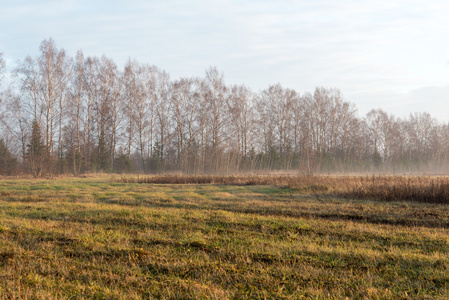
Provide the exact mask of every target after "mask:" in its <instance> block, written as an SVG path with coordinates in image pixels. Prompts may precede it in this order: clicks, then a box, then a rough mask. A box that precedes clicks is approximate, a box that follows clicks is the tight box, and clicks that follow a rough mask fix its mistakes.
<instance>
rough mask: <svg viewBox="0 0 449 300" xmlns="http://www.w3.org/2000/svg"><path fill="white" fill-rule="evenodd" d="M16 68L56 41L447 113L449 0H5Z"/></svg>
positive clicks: (189, 72)
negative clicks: (43, 44) (45, 44)
mask: <svg viewBox="0 0 449 300" xmlns="http://www.w3.org/2000/svg"><path fill="white" fill-rule="evenodd" d="M0 10H1V12H0V26H1V28H3V30H2V32H1V33H0V52H3V53H4V58H5V59H6V63H7V67H10V68H13V67H14V66H15V63H16V61H17V60H23V59H24V58H25V57H26V56H27V55H31V56H37V55H38V54H39V44H40V42H41V41H42V40H44V39H47V38H53V39H54V40H55V41H56V44H57V46H58V47H61V48H64V49H66V50H67V51H68V54H69V55H72V56H74V55H75V53H76V51H77V50H78V49H82V50H83V51H84V53H85V54H86V55H92V56H101V55H102V54H105V55H107V56H108V57H110V58H112V59H113V60H114V61H115V62H116V63H118V65H119V67H122V66H124V64H125V63H126V61H127V60H128V58H129V57H131V58H133V59H137V60H138V61H139V62H142V63H149V64H153V65H156V66H158V67H160V68H162V69H164V70H166V71H167V72H168V73H170V75H171V77H172V78H179V77H187V76H201V75H203V74H204V72H205V70H206V69H207V68H208V67H209V66H217V68H218V69H219V70H220V71H221V72H223V73H224V75H225V80H226V82H227V83H229V84H245V85H246V86H248V87H249V88H251V89H252V90H254V91H256V92H257V91H259V90H262V89H265V88H267V87H268V86H269V85H270V84H275V83H280V84H282V86H284V87H288V88H291V89H295V90H297V91H298V92H301V93H302V92H304V91H313V89H314V88H315V87H316V86H325V87H329V88H332V87H336V88H339V89H340V90H341V91H342V93H343V96H344V97H345V99H346V100H348V101H350V102H352V103H355V104H356V106H357V108H358V111H359V114H360V115H363V114H365V113H366V112H368V111H369V110H370V109H372V108H382V109H384V110H386V111H387V112H389V113H393V114H394V115H396V116H398V117H405V116H408V115H409V114H410V113H412V112H417V111H420V112H422V111H427V112H429V113H430V114H431V115H432V116H434V117H437V118H438V119H439V120H442V121H448V120H449V118H448V116H447V112H448V111H449V101H448V100H449V96H448V95H449V82H448V78H449V76H448V75H449V39H448V38H447V33H448V32H449V21H448V20H449V2H447V1H443V0H437V1H431V2H429V1H421V0H417V1H378V0H377V1H363V2H360V1H327V0H319V1H276V2H273V1H245V2H242V1H135V0H134V1H95V2H93V1H49V0H45V1H17V0H14V1H12V0H7V1H2V5H1V9H0Z"/></svg>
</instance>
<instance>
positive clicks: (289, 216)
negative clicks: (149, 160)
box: [0, 176, 449, 299]
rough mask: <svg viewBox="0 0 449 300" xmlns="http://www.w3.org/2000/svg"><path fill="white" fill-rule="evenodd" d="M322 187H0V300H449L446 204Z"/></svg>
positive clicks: (65, 183) (78, 182) (42, 183)
mask: <svg viewBox="0 0 449 300" xmlns="http://www.w3.org/2000/svg"><path fill="white" fill-rule="evenodd" d="M319 186H320V185H314V188H309V189H307V188H304V187H299V186H296V187H295V186H294V185H288V186H284V185H279V186H276V185H213V184H151V183H136V182H133V180H129V182H123V180H119V179H118V178H115V179H113V178H111V177H107V176H105V177H98V178H95V177H93V178H62V179H47V180H13V179H11V180H9V179H5V180H1V181H0V299H53V298H55V299H85V298H87V299H179V298H182V299H240V298H243V299H245V298H248V299H254V298H259V299H260V298H261V299H264V298H267V299H273V298H275V299H301V298H313V299H328V298H329V299H345V298H349V299H364V298H365V299H447V298H449V204H432V203H420V202H405V201H401V202H397V201H388V202H387V201H378V200H369V199H365V200H353V199H350V198H348V197H347V195H346V196H345V197H344V198H343V196H341V197H340V196H339V197H337V196H335V195H332V194H329V193H325V192H323V193H321V192H320V194H317V190H319V188H317V187H319ZM325 190H327V189H325ZM365 198H366V197H365Z"/></svg>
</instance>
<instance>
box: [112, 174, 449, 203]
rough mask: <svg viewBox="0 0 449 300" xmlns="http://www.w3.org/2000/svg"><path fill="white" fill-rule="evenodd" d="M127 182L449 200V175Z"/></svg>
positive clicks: (152, 178)
mask: <svg viewBox="0 0 449 300" xmlns="http://www.w3.org/2000/svg"><path fill="white" fill-rule="evenodd" d="M119 181H120V182H124V183H153V184H215V185H273V186H280V187H285V188H293V189H299V190H301V191H303V192H308V193H311V194H315V195H316V196H317V197H318V196H323V195H331V196H338V197H345V198H352V199H373V200H383V201H416V202H425V203H441V204H447V203H449V177H444V176H442V177H432V176H301V175H297V176H288V175H277V176H276V175H274V176H273V175H231V176H213V175H209V176H201V175H198V176H195V175H157V176H137V177H132V176H123V177H121V178H120V179H119Z"/></svg>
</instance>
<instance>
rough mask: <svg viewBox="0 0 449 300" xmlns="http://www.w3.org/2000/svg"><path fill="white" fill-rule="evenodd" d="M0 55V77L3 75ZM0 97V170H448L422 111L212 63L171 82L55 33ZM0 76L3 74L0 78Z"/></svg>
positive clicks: (446, 147) (447, 133)
mask: <svg viewBox="0 0 449 300" xmlns="http://www.w3.org/2000/svg"><path fill="white" fill-rule="evenodd" d="M5 68H6V67H5V61H4V59H3V58H2V55H1V53H0V84H1V83H2V79H3V77H1V74H4V73H5ZM12 74H13V76H12V77H13V78H12V82H11V80H10V81H9V84H8V86H3V88H2V89H1V94H0V122H1V123H0V130H1V131H0V134H1V137H0V138H1V139H0V172H1V173H3V174H13V173H18V172H19V173H20V172H21V173H23V172H29V173H32V174H33V175H34V176H40V175H41V174H42V173H59V174H64V173H73V174H75V175H78V174H82V173H86V172H100V171H101V172H119V173H121V172H139V173H155V172H168V171H181V172H184V173H230V172H246V171H256V170H298V171H300V172H304V173H309V174H310V173H314V172H429V171H431V170H432V171H438V172H445V171H447V170H448V168H447V166H448V163H449V130H448V129H449V128H448V124H447V123H441V122H438V121H437V120H436V119H435V118H432V117H431V116H430V115H429V114H428V113H415V114H411V115H410V116H409V117H408V118H397V117H395V116H393V115H391V114H388V113H387V112H385V111H383V110H382V109H373V110H371V111H370V112H369V113H368V114H366V115H365V116H363V117H359V116H358V114H357V110H356V107H355V105H354V104H353V103H349V102H347V101H345V100H344V97H343V95H342V94H341V92H340V91H339V90H338V89H336V88H324V87H317V88H316V89H315V90H314V91H313V92H305V93H303V94H300V93H298V92H297V91H295V90H292V89H288V88H284V87H282V86H281V85H280V84H275V85H271V86H269V87H268V88H266V89H264V90H262V91H260V92H257V93H256V92H253V91H251V90H250V89H249V88H247V87H246V86H244V85H227V84H226V83H225V81H224V76H223V74H222V73H221V72H219V71H218V69H217V68H216V67H210V68H208V69H207V70H206V72H205V75H204V77H201V78H196V77H189V78H180V79H176V80H172V79H170V76H169V74H168V73H167V72H166V71H164V70H162V69H160V68H158V67H156V66H153V65H148V64H142V63H139V62H137V61H135V60H132V59H129V60H128V62H127V63H126V65H125V67H124V68H123V69H119V68H118V67H117V65H116V64H115V63H114V61H113V60H112V59H110V58H108V57H106V56H101V57H90V56H88V57H86V56H85V55H84V54H83V52H82V51H78V52H77V53H76V55H75V57H70V56H69V55H68V54H67V53H66V51H65V50H64V49H60V48H57V47H56V45H55V42H54V41H53V40H52V39H49V40H44V41H43V42H42V43H41V45H40V53H39V55H38V56H37V57H31V56H28V57H26V58H25V59H24V60H22V61H19V62H18V63H17V65H16V66H15V67H14V69H13V71H12ZM3 81H4V80H3Z"/></svg>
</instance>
